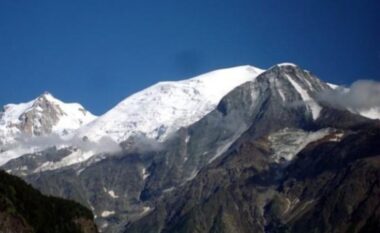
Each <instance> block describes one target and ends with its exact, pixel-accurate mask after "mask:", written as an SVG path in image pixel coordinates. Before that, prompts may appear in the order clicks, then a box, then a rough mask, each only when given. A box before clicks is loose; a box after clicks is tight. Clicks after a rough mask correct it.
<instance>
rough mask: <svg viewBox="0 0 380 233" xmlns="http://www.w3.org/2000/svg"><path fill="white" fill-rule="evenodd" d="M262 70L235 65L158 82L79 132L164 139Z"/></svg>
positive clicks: (120, 138) (117, 138) (119, 138)
mask: <svg viewBox="0 0 380 233" xmlns="http://www.w3.org/2000/svg"><path fill="white" fill-rule="evenodd" d="M262 72H264V70H261V69H259V68H256V67H253V66H238V67H233V68H228V69H220V70H216V71H212V72H209V73H206V74H203V75H200V76H197V77H194V78H191V79H186V80H182V81H169V82H159V83H157V84H155V85H153V86H151V87H148V88H146V89H144V90H142V91H140V92H138V93H136V94H133V95H131V96H129V97H128V98H126V99H124V100H123V101H121V102H120V103H119V104H118V105H117V106H116V107H114V108H113V109H111V110H110V111H108V112H107V113H105V114H104V115H102V116H101V117H99V118H98V119H97V120H95V121H94V122H92V123H91V124H89V125H87V126H86V127H83V128H82V129H81V130H79V134H80V136H82V137H84V136H86V137H88V138H89V139H90V140H93V141H96V140H99V139H100V138H102V137H104V136H109V137H111V138H112V139H113V140H114V141H116V142H119V143H120V142H122V141H125V140H127V139H128V138H129V137H130V136H133V135H143V136H145V137H147V138H150V139H154V140H159V141H162V140H165V138H166V137H167V136H168V135H170V133H171V132H174V131H176V130H178V129H179V128H180V127H184V126H187V125H190V124H192V123H194V122H196V121H198V120H199V119H201V118H202V117H203V116H205V115H206V114H207V113H209V112H210V111H212V110H213V109H215V107H216V105H217V104H218V103H219V101H220V100H221V99H222V98H223V97H224V96H225V95H226V94H227V93H228V92H230V91H231V90H232V89H234V88H235V87H237V86H239V85H240V84H243V83H245V82H248V81H253V80H254V79H255V78H256V77H257V76H258V75H259V74H261V73H262Z"/></svg>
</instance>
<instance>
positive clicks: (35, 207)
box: [0, 171, 98, 233]
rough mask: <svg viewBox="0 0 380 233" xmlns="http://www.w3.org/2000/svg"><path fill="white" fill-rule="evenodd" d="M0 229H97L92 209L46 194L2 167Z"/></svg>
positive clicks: (89, 232) (86, 232)
mask: <svg viewBox="0 0 380 233" xmlns="http://www.w3.org/2000/svg"><path fill="white" fill-rule="evenodd" d="M0 231H1V232H9V233H16V232H17V233H23V232H25V233H34V232H51V233H59V232H62V233H69V232H73V233H96V232H98V231H97V227H96V225H95V223H94V221H93V215H92V213H91V211H90V210H89V209H87V208H85V207H83V206H81V205H79V204H77V203H75V202H73V201H68V200H64V199H61V198H55V197H51V196H50V197H47V196H44V195H42V194H41V193H40V192H39V191H37V190H35V189H33V188H32V187H31V186H30V185H28V184H26V183H25V182H24V181H22V180H21V179H20V178H17V177H14V176H11V175H8V174H6V173H5V172H3V171H0Z"/></svg>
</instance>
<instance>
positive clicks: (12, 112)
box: [0, 92, 96, 161]
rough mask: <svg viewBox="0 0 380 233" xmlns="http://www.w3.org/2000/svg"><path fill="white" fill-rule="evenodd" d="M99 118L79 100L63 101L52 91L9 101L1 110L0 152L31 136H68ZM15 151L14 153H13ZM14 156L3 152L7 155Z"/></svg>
mask: <svg viewBox="0 0 380 233" xmlns="http://www.w3.org/2000/svg"><path fill="white" fill-rule="evenodd" d="M95 118H96V116H94V115H93V114H92V113H90V112H89V111H87V110H86V109H85V108H84V107H83V106H82V105H80V104H78V103H64V102H62V101H60V100H59V99H57V98H55V97H54V96H53V95H52V94H50V93H49V92H44V93H43V94H41V95H40V96H38V97H37V98H35V99H33V100H31V101H29V102H26V103H19V104H7V105H5V106H4V107H3V111H2V112H0V152H4V151H7V150H9V149H10V148H12V147H13V146H15V145H14V144H18V142H19V141H20V140H23V139H25V138H29V137H39V136H45V135H50V134H56V135H59V136H62V137H63V136H65V135H67V134H69V133H70V132H72V131H73V130H76V129H78V128H79V127H81V126H83V125H85V124H87V123H89V122H91V121H93V120H94V119H95ZM11 154H12V153H11ZM9 156H10V157H12V155H8V156H5V155H3V154H2V155H1V158H0V161H3V160H4V157H9Z"/></svg>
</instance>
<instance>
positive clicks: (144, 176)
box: [141, 168, 150, 180]
mask: <svg viewBox="0 0 380 233" xmlns="http://www.w3.org/2000/svg"><path fill="white" fill-rule="evenodd" d="M141 175H142V178H143V180H146V178H148V177H149V176H150V174H149V173H148V172H147V171H146V168H143V169H141Z"/></svg>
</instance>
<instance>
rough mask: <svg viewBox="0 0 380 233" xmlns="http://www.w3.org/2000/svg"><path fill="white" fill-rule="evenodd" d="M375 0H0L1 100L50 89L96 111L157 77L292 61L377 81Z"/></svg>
mask: <svg viewBox="0 0 380 233" xmlns="http://www.w3.org/2000/svg"><path fill="white" fill-rule="evenodd" d="M378 12H380V1H378V0H334V1H331V0H297V1H296V0H289V1H278V0H265V1H253V0H251V1H248V0H230V1H228V0H192V1H178V0H177V1H175V0H171V1H165V0H162V1H143V0H136V1H134V0H128V1H113V0H107V1H106V0H80V1H78V0H75V1H70V0H66V1H53V0H46V1H44V0H39V1H30V0H1V1H0V105H3V104H6V103H9V102H22V101H26V100H30V99H32V98H34V97H36V96H38V95H39V94H41V93H42V92H43V91H45V90H48V91H50V92H52V93H53V95H55V96H56V97H58V98H60V99H62V100H64V101H68V102H70V101H74V102H80V103H82V104H83V105H84V106H85V107H86V108H88V109H89V110H90V111H92V112H94V113H96V114H101V113H103V112H105V111H106V110H107V109H109V108H111V107H112V106H114V105H115V104H116V103H118V102H119V101H120V100H122V99H123V98H125V97H126V96H128V95H130V94H132V93H134V92H136V91H138V90H141V89H143V88H145V87H147V86H149V85H151V84H154V83H156V82H158V81H162V80H179V79H184V78H188V77H191V76H194V75H197V74H200V73H203V72H207V71H210V70H213V69H218V68H224V67H230V66H236V65H245V64H251V65H255V66H258V67H261V68H268V67H270V66H272V65H274V64H276V63H280V62H284V61H290V62H294V63H297V64H299V65H301V66H302V67H304V68H305V69H308V70H311V71H312V72H314V73H315V74H317V75H318V76H319V77H320V78H321V79H323V80H325V81H329V82H334V83H338V84H346V85H349V84H350V83H352V82H353V81H355V80H358V79H372V80H379V79H380V43H379V42H380V14H379V13H378Z"/></svg>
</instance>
